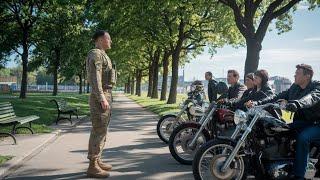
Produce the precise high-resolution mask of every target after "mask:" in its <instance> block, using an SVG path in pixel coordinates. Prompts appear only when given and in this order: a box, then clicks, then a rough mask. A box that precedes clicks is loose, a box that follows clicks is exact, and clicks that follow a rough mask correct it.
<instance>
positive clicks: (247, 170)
mask: <svg viewBox="0 0 320 180" xmlns="http://www.w3.org/2000/svg"><path fill="white" fill-rule="evenodd" d="M277 109H281V107H280V105H279V104H266V105H262V106H257V107H254V108H252V109H250V110H249V111H248V112H246V113H245V112H243V111H241V110H237V111H236V112H235V116H234V121H235V123H236V124H237V128H236V131H235V132H234V133H233V135H232V137H234V138H233V139H231V138H228V137H217V138H215V139H214V140H212V141H209V142H208V143H206V144H204V145H203V146H201V147H200V149H199V150H198V152H197V154H196V155H195V159H194V161H193V175H194V178H195V179H203V180H206V179H220V180H222V179H246V178H247V177H248V176H254V177H255V179H287V178H288V176H289V175H290V174H292V170H293V163H294V157H295V144H296V143H295V142H296V140H295V137H296V133H297V132H295V130H293V129H290V127H289V126H288V125H287V124H286V122H285V121H284V120H282V119H281V118H280V116H278V118H275V115H274V114H277V111H276V110H277ZM319 157H320V143H314V144H312V145H311V148H310V154H309V160H308V165H307V169H306V174H305V178H306V179H313V178H314V177H315V174H316V173H317V171H319V163H317V162H318V160H319ZM317 167H318V168H317Z"/></svg>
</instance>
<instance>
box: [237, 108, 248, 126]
mask: <svg viewBox="0 0 320 180" xmlns="http://www.w3.org/2000/svg"><path fill="white" fill-rule="evenodd" d="M246 121H247V114H246V113H245V112H244V111H242V110H239V109H238V110H236V112H235V113H234V123H235V124H236V125H237V124H239V123H240V122H246Z"/></svg>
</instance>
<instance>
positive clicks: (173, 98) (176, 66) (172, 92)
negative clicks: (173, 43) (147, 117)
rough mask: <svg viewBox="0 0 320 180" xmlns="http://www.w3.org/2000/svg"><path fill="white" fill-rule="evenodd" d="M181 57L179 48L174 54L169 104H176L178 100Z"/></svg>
mask: <svg viewBox="0 0 320 180" xmlns="http://www.w3.org/2000/svg"><path fill="white" fill-rule="evenodd" d="M179 59H180V50H178V49H177V50H176V51H174V53H173V54H172V77H171V86H170V93H169V98H168V101H167V104H174V103H176V102H177V87H178V78H179Z"/></svg>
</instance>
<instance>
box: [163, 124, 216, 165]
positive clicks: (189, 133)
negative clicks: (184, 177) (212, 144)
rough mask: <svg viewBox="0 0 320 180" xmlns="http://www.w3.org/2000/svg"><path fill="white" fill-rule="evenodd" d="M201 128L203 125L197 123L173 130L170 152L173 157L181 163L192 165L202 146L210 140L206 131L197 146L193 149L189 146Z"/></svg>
mask: <svg viewBox="0 0 320 180" xmlns="http://www.w3.org/2000/svg"><path fill="white" fill-rule="evenodd" d="M200 127H201V125H200V124H197V123H184V124H181V125H179V126H178V127H177V128H175V129H174V130H173V132H172V134H171V136H170V139H169V150H170V153H171V155H172V157H173V158H174V159H175V160H177V161H178V162H179V163H181V164H186V165H191V164H192V161H193V158H194V155H195V154H196V152H197V150H198V149H199V148H200V146H201V145H203V144H204V143H206V142H207V141H209V140H210V134H209V132H208V131H207V130H206V129H204V130H202V132H201V133H200V135H199V137H198V139H197V140H196V143H195V145H194V146H193V147H190V146H189V145H190V143H191V141H192V139H193V138H194V137H195V135H196V133H197V132H198V131H199V129H200Z"/></svg>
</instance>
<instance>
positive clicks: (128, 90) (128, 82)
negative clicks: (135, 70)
mask: <svg viewBox="0 0 320 180" xmlns="http://www.w3.org/2000/svg"><path fill="white" fill-rule="evenodd" d="M127 84H128V88H127V94H130V92H131V85H130V76H129V77H128V81H127Z"/></svg>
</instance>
